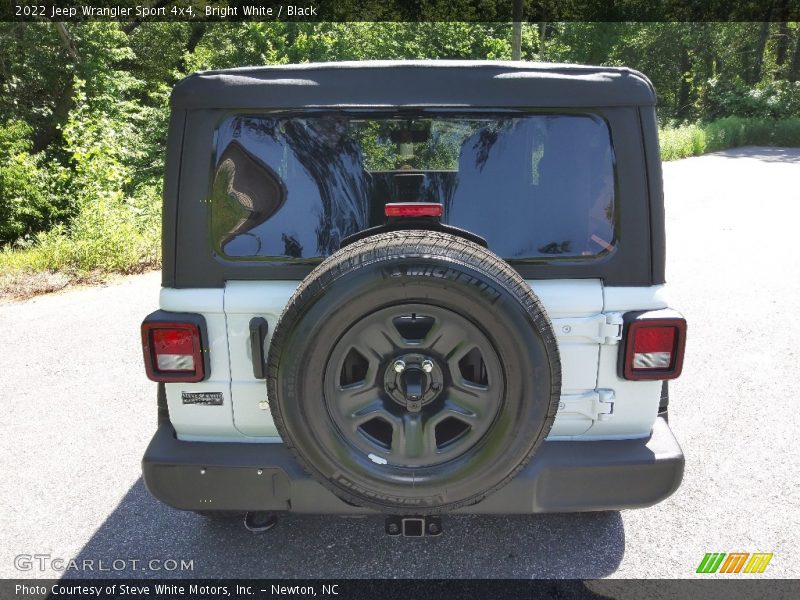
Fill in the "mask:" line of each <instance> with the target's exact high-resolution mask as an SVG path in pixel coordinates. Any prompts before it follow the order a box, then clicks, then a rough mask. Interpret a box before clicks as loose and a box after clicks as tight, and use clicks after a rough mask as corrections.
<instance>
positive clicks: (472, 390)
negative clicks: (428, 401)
mask: <svg viewBox="0 0 800 600" xmlns="http://www.w3.org/2000/svg"><path fill="white" fill-rule="evenodd" d="M498 402H499V398H497V397H496V394H494V393H492V392H491V390H490V389H489V388H488V387H482V386H471V385H467V384H463V383H462V384H457V383H454V384H453V385H452V386H451V388H450V396H449V397H448V399H447V401H446V402H445V408H448V409H452V410H453V411H455V412H456V413H461V414H462V415H464V416H468V415H474V418H476V419H481V418H482V417H484V416H485V415H490V414H493V413H494V411H495V410H496V408H497V404H498ZM453 416H456V417H457V416H458V415H453Z"/></svg>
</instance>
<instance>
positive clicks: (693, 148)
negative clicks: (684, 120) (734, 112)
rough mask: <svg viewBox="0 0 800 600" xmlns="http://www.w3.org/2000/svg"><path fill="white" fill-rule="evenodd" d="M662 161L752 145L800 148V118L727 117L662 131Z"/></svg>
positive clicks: (660, 136) (660, 133)
mask: <svg viewBox="0 0 800 600" xmlns="http://www.w3.org/2000/svg"><path fill="white" fill-rule="evenodd" d="M659 138H660V144H661V159H662V160H675V159H678V158H685V157H687V156H699V155H701V154H705V153H706V152H717V151H719V150H725V149H726V148H736V147H738V146H746V145H749V144H753V145H757V146H793V147H800V118H794V119H782V120H775V119H755V118H751V119H744V118H741V117H726V118H724V119H719V120H717V121H713V122H711V123H708V124H705V125H703V124H697V125H681V126H677V127H666V128H664V129H661V131H660V132H659Z"/></svg>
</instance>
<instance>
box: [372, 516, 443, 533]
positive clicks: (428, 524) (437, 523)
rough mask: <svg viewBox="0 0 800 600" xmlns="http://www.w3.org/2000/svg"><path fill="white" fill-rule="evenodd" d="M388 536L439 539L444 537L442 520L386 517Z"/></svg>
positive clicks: (438, 518)
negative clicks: (441, 536)
mask: <svg viewBox="0 0 800 600" xmlns="http://www.w3.org/2000/svg"><path fill="white" fill-rule="evenodd" d="M386 534H387V535H392V536H394V535H398V536H403V537H424V536H429V537H437V536H440V535H442V518H441V517H435V516H427V517H412V516H404V517H386Z"/></svg>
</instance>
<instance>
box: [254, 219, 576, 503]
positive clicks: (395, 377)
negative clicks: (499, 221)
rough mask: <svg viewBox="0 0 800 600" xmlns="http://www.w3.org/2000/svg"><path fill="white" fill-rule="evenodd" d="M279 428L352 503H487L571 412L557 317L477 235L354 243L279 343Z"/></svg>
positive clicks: (272, 370)
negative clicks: (565, 409)
mask: <svg viewBox="0 0 800 600" xmlns="http://www.w3.org/2000/svg"><path fill="white" fill-rule="evenodd" d="M267 386H268V397H269V404H270V408H271V410H272V416H273V418H274V420H275V424H276V426H277V428H278V431H279V432H280V434H281V436H282V437H283V440H284V441H285V443H286V444H287V446H288V447H289V448H290V449H291V450H292V451H293V452H294V454H295V456H296V457H297V459H298V460H299V461H300V463H301V464H302V465H303V466H304V467H305V468H306V469H307V470H308V471H309V473H311V474H312V475H313V476H314V477H315V478H316V479H317V480H318V481H320V482H321V483H322V484H323V485H324V486H326V487H327V488H329V489H330V490H331V491H333V492H334V493H335V494H337V495H338V496H339V497H340V498H342V499H344V500H345V501H347V502H349V503H351V504H355V505H358V506H362V507H368V508H371V509H376V510H379V511H382V512H388V513H393V514H432V513H439V512H445V511H449V510H453V509H456V508H459V507H462V506H468V505H471V504H474V503H476V502H479V501H480V500H481V499H483V498H484V497H486V496H487V495H489V494H491V493H492V492H493V491H495V490H497V489H498V488H500V487H502V486H503V485H504V484H506V483H507V482H508V481H510V480H511V479H512V478H513V477H514V475H515V474H516V473H517V472H518V471H519V470H520V469H522V468H523V467H524V466H525V465H526V464H527V463H528V461H529V460H530V459H531V457H532V456H533V455H534V453H535V452H536V450H537V448H538V447H539V446H540V445H541V444H542V442H543V441H544V439H545V437H546V436H547V434H548V432H549V431H550V427H551V426H552V424H553V419H554V418H555V413H556V409H557V407H558V401H559V395H560V391H561V364H560V361H559V353H558V347H557V344H556V340H555V336H554V334H553V328H552V324H551V323H550V319H549V318H548V317H547V314H546V313H545V311H544V308H543V307H542V304H541V302H540V301H539V299H538V298H537V297H536V295H535V294H534V293H533V291H532V290H531V287H530V286H529V285H528V284H526V283H525V281H524V280H523V279H522V278H521V277H520V276H519V274H518V273H517V272H516V271H514V270H513V269H512V268H511V267H510V266H509V265H508V264H507V263H506V262H504V261H503V260H502V259H501V258H499V257H497V256H496V255H494V254H493V253H491V252H490V251H488V250H487V249H485V248H483V247H481V246H479V245H477V244H474V243H472V242H470V241H468V240H465V239H462V238H460V237H455V236H453V235H449V234H445V233H437V232H430V231H395V232H391V233H386V234H381V235H375V236H372V237H369V238H366V239H363V240H361V241H359V242H356V243H354V244H352V245H351V246H347V247H345V248H343V249H342V250H340V251H338V252H337V253H335V254H333V255H332V256H330V257H329V258H328V259H326V260H325V261H324V262H323V263H322V264H320V265H319V266H318V267H317V268H316V269H315V270H314V271H313V272H312V273H311V274H310V275H309V276H308V277H307V278H306V279H305V280H304V281H303V282H302V284H301V285H300V287H299V288H298V289H297V291H296V292H295V294H294V296H292V298H291V300H290V301H289V303H288V305H287V307H286V309H285V310H284V313H283V315H282V316H281V318H280V320H279V322H278V325H277V327H276V328H275V332H274V335H273V337H272V342H271V345H270V350H269V357H268V377H267Z"/></svg>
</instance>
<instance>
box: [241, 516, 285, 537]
mask: <svg viewBox="0 0 800 600" xmlns="http://www.w3.org/2000/svg"><path fill="white" fill-rule="evenodd" d="M277 524H278V515H276V514H275V513H272V512H264V511H253V512H248V513H245V515H244V528H245V529H247V531H249V532H250V533H264V532H265V531H269V530H270V529H272V528H273V527H275V525H277Z"/></svg>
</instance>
